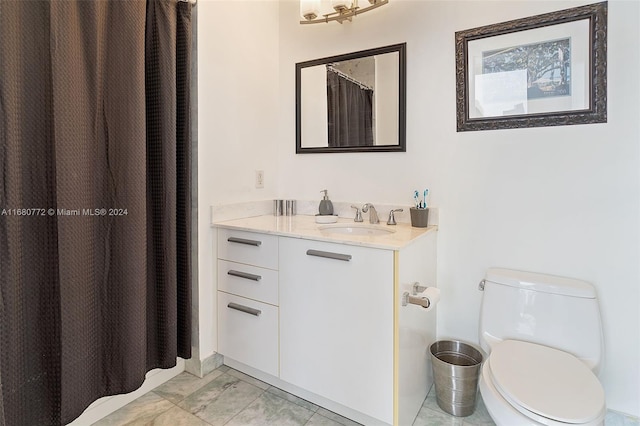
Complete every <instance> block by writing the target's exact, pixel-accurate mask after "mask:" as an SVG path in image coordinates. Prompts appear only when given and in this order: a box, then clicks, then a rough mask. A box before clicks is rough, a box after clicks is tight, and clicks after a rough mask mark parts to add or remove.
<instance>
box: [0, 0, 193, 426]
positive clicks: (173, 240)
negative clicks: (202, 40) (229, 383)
mask: <svg viewBox="0 0 640 426" xmlns="http://www.w3.org/2000/svg"><path fill="white" fill-rule="evenodd" d="M190 46H191V4H190V3H185V2H178V4H176V0H148V1H145V0H130V1H126V2H125V1H84V0H75V1H72V0H66V1H0V64H2V65H1V66H0V100H1V101H0V425H7V426H8V425H11V426H23V425H24V426H33V425H47V426H53V425H61V424H67V423H69V422H70V421H72V420H73V419H74V418H76V417H77V416H78V415H80V414H81V413H82V411H83V410H84V409H85V408H86V407H87V406H88V405H89V404H91V403H92V402H93V401H94V400H96V399H97V398H99V397H102V396H106V395H114V394H118V393H127V392H130V391H133V390H134V389H136V388H138V387H139V386H140V385H141V384H142V383H143V381H144V380H145V374H146V372H147V371H149V370H151V369H154V368H169V367H172V366H174V365H175V364H176V357H177V356H180V357H182V358H189V357H190V355H191V354H190V352H191V341H190V338H191V310H190V309H191V293H190V291H191V276H190V255H191V242H190V232H191V225H190V217H191V213H190V205H191V202H190V200H191V193H190V176H191V174H190V173H191V172H190V161H191V160H190V158H191V154H190V147H191V141H190V139H191V135H190V131H189V130H190V112H189V104H190V99H189V93H190V92H189V87H190V75H191V73H190V69H191V67H190V60H191V59H190ZM185 49H186V50H185ZM2 212H4V213H2Z"/></svg>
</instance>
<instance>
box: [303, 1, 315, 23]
mask: <svg viewBox="0 0 640 426" xmlns="http://www.w3.org/2000/svg"><path fill="white" fill-rule="evenodd" d="M319 15H320V0H300V16H302V17H303V18H304V19H314V17H316V16H319Z"/></svg>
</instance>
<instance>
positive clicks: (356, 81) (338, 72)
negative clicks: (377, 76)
mask: <svg viewBox="0 0 640 426" xmlns="http://www.w3.org/2000/svg"><path fill="white" fill-rule="evenodd" d="M327 70H329V71H332V72H334V73H336V74H338V75H339V76H340V77H342V78H344V79H345V80H349V81H350V82H352V83H354V84H357V85H358V86H360V88H361V89H365V90H371V91H373V87H369V86H367V85H366V84H364V83H363V82H361V81H358V80H356V79H355V78H353V77H351V76H350V75H348V74H346V73H344V72H342V71H340V70H339V69H337V68H334V67H333V65H331V64H329V65H327Z"/></svg>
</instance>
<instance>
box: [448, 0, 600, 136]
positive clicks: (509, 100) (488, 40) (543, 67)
mask: <svg viewBox="0 0 640 426" xmlns="http://www.w3.org/2000/svg"><path fill="white" fill-rule="evenodd" d="M455 37H456V40H455V41H456V98H457V99H456V112H457V130H458V131H459V132H462V131H473V130H496V129H512V128H520V127H541V126H562V125H569V124H589V123H606V121H607V2H602V3H595V4H590V5H586V6H581V7H576V8H572V9H566V10H561V11H558V12H551V13H546V14H544V15H538V16H532V17H528V18H523V19H518V20H515V21H509V22H503V23H500V24H494V25H488V26H484V27H479V28H474V29H470V30H465V31H458V32H456V35H455Z"/></svg>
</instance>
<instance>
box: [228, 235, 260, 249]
mask: <svg viewBox="0 0 640 426" xmlns="http://www.w3.org/2000/svg"><path fill="white" fill-rule="evenodd" d="M227 241H229V242H230V243H238V244H246V245H248V246H256V247H259V246H260V244H262V241H258V240H247V239H245V238H237V237H229V238H227Z"/></svg>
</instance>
